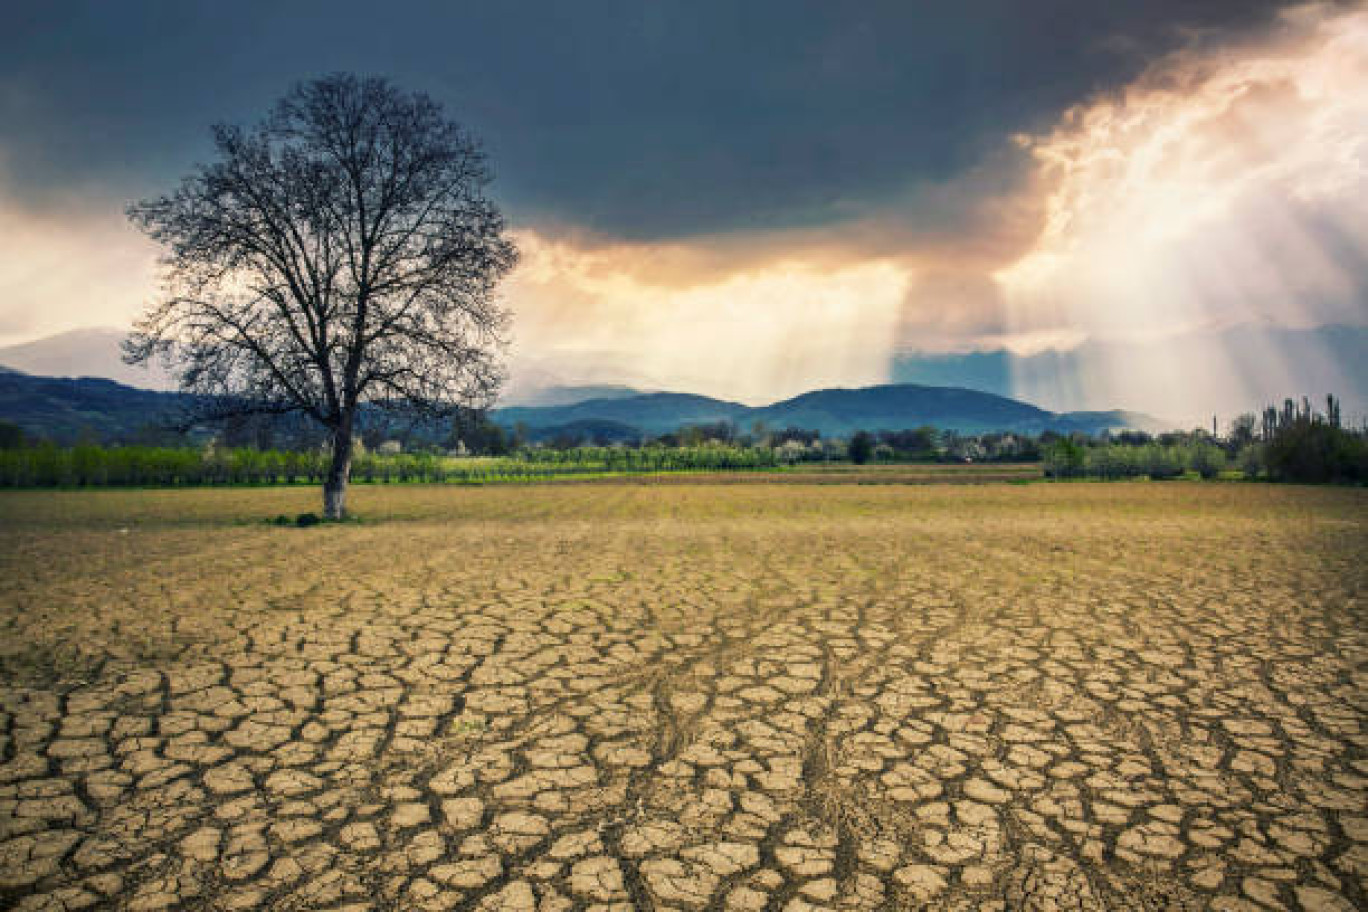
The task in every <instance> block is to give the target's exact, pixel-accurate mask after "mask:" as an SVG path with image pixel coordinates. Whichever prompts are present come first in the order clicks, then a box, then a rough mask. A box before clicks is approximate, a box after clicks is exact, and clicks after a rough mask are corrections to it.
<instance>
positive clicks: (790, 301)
mask: <svg viewBox="0 0 1368 912" xmlns="http://www.w3.org/2000/svg"><path fill="white" fill-rule="evenodd" d="M519 244H520V247H521V249H522V253H523V263H522V265H521V266H520V267H519V269H518V271H517V272H516V273H515V275H514V276H513V278H512V279H511V281H510V283H509V286H508V288H507V294H508V297H509V298H510V300H511V301H512V302H513V303H514V306H515V308H516V310H517V314H518V322H517V339H516V342H515V355H516V357H515V361H514V369H515V374H516V371H517V368H518V365H519V359H521V361H522V362H523V363H524V364H526V363H528V362H539V363H541V364H545V365H549V369H550V370H552V371H554V370H555V369H556V367H557V366H559V368H560V369H561V371H562V374H563V376H566V377H567V379H573V380H577V381H585V380H593V379H612V375H611V374H610V375H608V376H606V377H605V376H602V375H597V376H596V372H595V371H594V364H595V362H602V361H603V360H605V359H606V360H608V361H609V362H610V363H611V364H612V366H613V367H614V368H615V370H616V377H617V378H639V379H638V382H642V381H643V380H644V382H652V381H654V382H656V383H659V384H664V385H670V386H675V387H678V388H684V389H689V390H694V391H698V392H704V393H709V394H712V395H717V396H723V397H727V398H731V399H739V400H745V401H764V400H767V399H769V398H773V397H775V396H776V395H791V394H794V393H797V392H801V391H804V390H807V389H811V388H812V387H813V386H818V385H828V384H829V385H836V384H869V383H879V382H884V381H886V380H887V379H888V373H887V371H888V355H889V352H890V351H891V350H892V347H893V345H894V339H895V336H896V332H897V327H898V323H899V318H900V314H901V308H902V300H903V297H904V295H905V293H906V289H907V285H908V281H909V274H908V271H907V269H906V267H904V266H900V265H898V264H897V263H895V262H892V261H889V260H868V261H845V262H842V261H839V260H833V261H830V262H824V261H823V259H822V257H820V256H813V257H811V258H808V257H804V258H794V259H789V258H785V257H782V256H780V257H777V258H774V259H760V260H756V261H749V262H746V263H744V264H742V265H739V266H736V267H734V268H730V269H725V270H717V269H707V268H705V267H704V265H703V261H704V260H711V259H715V258H717V257H725V255H724V254H723V253H715V254H714V255H712V256H709V255H708V253H707V252H706V251H702V250H699V249H697V248H681V247H679V246H675V245H610V246H607V247H601V248H593V247H585V246H577V245H575V244H572V243H570V242H567V241H563V240H550V239H547V238H544V237H541V236H539V235H537V234H535V233H531V232H527V233H523V234H522V235H521V236H520V238H519ZM681 260H683V261H696V265H697V266H698V269H699V271H698V273H697V275H698V278H697V279H696V280H694V281H692V282H690V281H682V280H681V278H680V276H679V272H678V269H677V267H678V265H679V263H680V261H681Z"/></svg>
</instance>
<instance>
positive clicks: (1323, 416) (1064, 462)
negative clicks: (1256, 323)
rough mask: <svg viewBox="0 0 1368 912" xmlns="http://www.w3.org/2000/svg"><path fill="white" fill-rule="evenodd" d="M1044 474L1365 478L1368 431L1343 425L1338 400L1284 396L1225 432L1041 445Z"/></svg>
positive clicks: (1334, 480) (1348, 480)
mask: <svg viewBox="0 0 1368 912" xmlns="http://www.w3.org/2000/svg"><path fill="white" fill-rule="evenodd" d="M1043 462H1044V467H1045V474H1046V476H1047V477H1051V478H1111V479H1118V478H1145V477H1147V478H1152V479H1156V480H1163V479H1170V478H1180V477H1183V476H1185V475H1189V474H1195V475H1198V476H1200V477H1202V478H1215V477H1218V476H1220V475H1221V474H1222V473H1231V474H1234V475H1237V476H1239V477H1243V478H1250V479H1254V478H1263V479H1267V480H1269V481H1290V482H1307V483H1318V484H1323V483H1362V482H1368V431H1366V430H1365V429H1363V428H1359V429H1354V428H1346V427H1345V426H1344V425H1343V422H1342V419H1341V409H1340V403H1339V400H1338V399H1336V398H1335V397H1334V396H1327V397H1326V403H1325V410H1324V411H1323V412H1321V411H1317V410H1316V409H1315V408H1314V407H1313V406H1312V405H1311V402H1310V400H1308V399H1306V398H1303V399H1302V400H1301V402H1300V403H1297V402H1294V401H1293V400H1291V399H1287V400H1284V402H1283V404H1282V407H1281V408H1279V407H1276V406H1269V407H1268V408H1266V409H1264V411H1263V413H1262V414H1261V415H1255V414H1253V413H1249V414H1245V415H1241V416H1239V417H1238V418H1236V419H1235V421H1234V422H1232V424H1231V427H1230V431H1229V433H1228V434H1227V435H1226V436H1224V437H1218V436H1215V435H1213V434H1208V433H1207V432H1205V431H1193V432H1178V433H1171V434H1162V435H1159V436H1158V437H1151V436H1150V435H1148V434H1142V433H1139V432H1134V431H1127V432H1125V433H1123V434H1120V435H1117V436H1116V437H1109V438H1106V439H1102V440H1090V439H1088V438H1085V437H1081V436H1074V437H1068V438H1060V439H1058V440H1054V441H1051V442H1049V443H1047V444H1046V446H1045V447H1044V452H1043Z"/></svg>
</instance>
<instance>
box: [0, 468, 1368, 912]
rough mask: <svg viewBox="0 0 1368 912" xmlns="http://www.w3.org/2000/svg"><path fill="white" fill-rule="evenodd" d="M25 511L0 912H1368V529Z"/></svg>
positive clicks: (13, 627)
mask: <svg viewBox="0 0 1368 912" xmlns="http://www.w3.org/2000/svg"><path fill="white" fill-rule="evenodd" d="M315 496H316V492H314V491H309V490H281V489H275V490H249V491H242V490H237V491H179V492H174V491H173V492H152V491H134V492H47V493H40V492H31V493H8V494H4V495H0V542H3V551H2V552H0V573H3V580H4V584H3V588H2V589H0V631H2V633H0V669H2V670H3V681H2V682H0V906H3V907H12V908H16V909H24V910H38V909H43V910H48V909H53V910H56V909H62V910H67V909H84V908H112V909H128V910H156V909H172V908H177V909H179V908H185V909H255V908H271V909H325V908H326V909H355V910H363V909H423V910H425V909H479V910H548V912H549V910H591V909H592V910H631V909H678V910H762V909H782V910H789V912H800V910H819V909H839V910H854V909H904V908H907V909H911V908H935V909H966V910H967V909H997V910H1009V909H1010V910H1051V909H1076V910H1093V909H1216V910H1251V912H1254V910H1275V909H1297V908H1300V909H1307V910H1351V909H1362V908H1365V906H1368V806H1366V802H1368V755H1366V754H1365V749H1364V748H1365V734H1364V721H1365V711H1366V710H1368V622H1366V621H1365V613H1364V612H1365V603H1364V596H1365V585H1366V584H1368V566H1366V565H1368V561H1365V555H1366V554H1368V548H1366V547H1365V546H1366V545H1368V492H1366V491H1362V490H1344V489H1340V490H1314V489H1306V488H1293V487H1262V486H1253V485H1221V484H1206V485H1200V484H1176V483H1175V484H1075V485H1028V486H1009V485H987V486H978V487H959V488H929V487H908V486H896V485H888V486H880V487H864V486H858V487H857V486H832V485H827V486H822V487H808V486H803V485H784V486H760V485H757V486H747V485H726V486H720V485H707V484H695V485H688V484H684V485H678V484H676V485H649V484H615V485H597V486H571V485H567V486H546V487H504V488H487V489H459V488H427V487H411V488H409V487H406V488H393V489H383V488H363V489H358V490H356V491H355V492H354V495H353V497H354V504H355V507H356V509H357V510H358V511H359V513H360V514H361V516H362V517H363V520H364V521H362V522H358V523H354V524H346V525H341V526H328V527H319V528H313V529H293V528H274V527H270V526H268V525H267V524H266V523H264V522H263V521H262V519H263V518H264V517H267V516H273V515H275V514H276V513H280V512H292V511H297V510H303V509H308V508H310V507H312V505H313V498H314V497H315Z"/></svg>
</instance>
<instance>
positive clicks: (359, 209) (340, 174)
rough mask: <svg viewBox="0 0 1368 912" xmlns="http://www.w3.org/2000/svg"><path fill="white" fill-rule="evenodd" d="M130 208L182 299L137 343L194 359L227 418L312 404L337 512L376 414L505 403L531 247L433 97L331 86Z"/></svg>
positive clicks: (279, 109) (191, 370)
mask: <svg viewBox="0 0 1368 912" xmlns="http://www.w3.org/2000/svg"><path fill="white" fill-rule="evenodd" d="M213 139H214V149H215V158H214V161H213V162H212V163H210V164H207V165H201V166H198V167H197V168H196V169H195V170H194V171H193V172H192V173H191V174H190V176H188V177H187V178H186V179H185V180H184V181H183V182H182V184H181V186H180V187H179V188H178V189H177V190H175V191H174V192H173V193H171V194H170V195H168V196H163V197H159V198H157V199H152V200H147V201H144V202H140V203H137V204H134V205H133V206H131V207H130V208H129V210H128V213H129V217H130V218H131V219H132V221H133V222H134V223H135V224H136V225H137V226H138V227H139V228H141V229H142V230H143V231H144V232H145V233H147V234H148V235H149V236H150V237H152V238H153V239H154V240H156V241H158V242H160V243H161V244H163V245H164V246H165V247H166V249H167V254H166V258H165V261H164V262H165V266H166V278H167V282H166V288H167V293H166V296H165V298H164V299H163V300H162V301H161V302H160V303H159V304H157V305H155V306H154V307H153V308H152V309H151V310H149V312H148V313H147V314H145V315H144V317H143V318H142V319H141V320H140V321H139V322H138V323H137V325H136V328H135V331H134V333H133V335H132V336H131V337H130V338H129V340H128V342H127V343H126V345H125V357H126V359H127V360H128V361H129V362H130V363H136V362H141V361H147V360H148V359H150V358H152V357H153V356H154V355H155V356H160V357H162V358H164V359H165V360H166V361H167V362H168V363H174V364H176V365H178V379H179V381H180V386H181V388H182V389H184V390H186V391H187V392H192V393H195V394H197V398H196V399H195V401H196V402H199V403H201V404H202V406H203V407H204V408H205V410H206V414H207V415H208V417H211V418H223V417H227V416H231V415H243V414H250V413H270V414H284V413H302V414H305V415H308V416H309V417H311V418H312V419H313V420H314V421H315V422H317V423H318V424H319V425H321V426H322V427H323V428H324V429H325V430H326V432H327V434H328V436H329V438H330V450H331V457H330V463H329V467H328V471H327V475H326V479H325V482H324V491H323V500H324V514H325V515H326V516H327V517H329V518H333V519H336V518H340V517H342V516H343V514H344V513H345V509H346V486H347V478H348V474H349V471H350V467H351V458H352V448H353V440H354V436H355V434H356V431H357V424H358V416H359V414H360V410H361V407H362V405H363V404H369V407H371V408H377V409H389V410H400V411H405V412H409V413H412V414H415V415H421V416H426V417H428V418H431V419H437V418H441V417H444V416H449V415H450V414H451V413H452V412H453V411H454V410H456V409H457V408H459V407H460V406H463V405H466V406H469V405H474V406H485V405H488V404H489V403H490V402H491V401H492V400H493V397H494V395H495V394H496V392H497V390H498V387H499V384H500V382H501V379H502V372H501V369H500V367H499V364H498V360H497V355H498V353H499V351H500V348H501V342H502V337H503V330H504V328H505V325H506V322H507V313H506V311H505V310H504V309H503V307H502V306H501V305H500V304H499V303H498V302H497V300H496V298H495V296H494V292H495V288H496V286H497V284H498V282H499V280H500V279H501V278H502V277H503V276H504V275H505V274H506V273H507V272H508V271H509V270H510V269H511V268H512V267H513V265H514V263H515V260H516V256H517V252H516V250H515V248H514V246H513V244H512V243H511V242H510V241H509V240H508V239H507V238H506V237H505V227H504V221H503V217H502V216H501V214H500V213H499V210H498V209H497V208H496V207H495V205H494V204H493V203H492V202H490V201H489V200H488V199H487V198H486V197H485V195H484V188H485V186H486V185H487V184H488V182H489V180H490V176H489V171H488V169H487V167H486V164H485V156H484V153H483V152H482V151H481V149H480V147H479V146H478V145H477V143H476V142H475V141H474V140H473V139H472V138H471V137H470V136H469V135H468V134H467V133H466V132H465V131H464V130H462V129H461V128H460V127H459V126H458V125H457V124H455V123H453V122H452V121H450V120H448V119H447V118H446V116H445V115H444V113H443V111H442V109H441V107H440V106H439V105H438V104H437V102H435V101H433V100H432V99H431V98H429V97H428V96H426V95H423V94H417V93H413V94H410V93H405V92H402V91H400V90H399V89H397V88H395V87H394V86H392V85H390V84H389V83H388V82H386V81H384V80H381V79H366V80H362V79H358V78H357V77H355V76H350V75H345V74H342V75H334V76H329V77H326V78H323V79H319V80H315V81H312V82H306V83H303V84H301V85H299V86H297V87H295V88H294V89H293V90H292V91H291V92H290V93H289V94H288V95H286V96H285V98H284V99H282V100H281V101H280V102H279V103H278V104H277V105H276V106H275V108H274V109H273V110H272V111H271V112H270V114H269V115H268V116H267V117H266V119H265V120H264V121H263V122H262V123H261V124H260V125H258V126H257V127H255V128H253V129H250V130H245V129H242V128H240V127H236V126H216V127H215V128H214V130H213Z"/></svg>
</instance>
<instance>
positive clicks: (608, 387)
mask: <svg viewBox="0 0 1368 912" xmlns="http://www.w3.org/2000/svg"><path fill="white" fill-rule="evenodd" d="M646 392H648V391H647V390H639V389H636V388H635V387H631V386H622V385H620V384H615V383H602V384H593V385H588V386H544V387H539V388H534V389H530V390H527V391H525V392H522V393H520V394H516V395H514V396H511V397H509V401H508V403H507V405H506V407H507V408H545V407H547V406H557V405H575V404H576V403H579V402H588V401H590V400H591V399H627V398H630V397H632V396H640V395H643V394H644V393H646Z"/></svg>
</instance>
